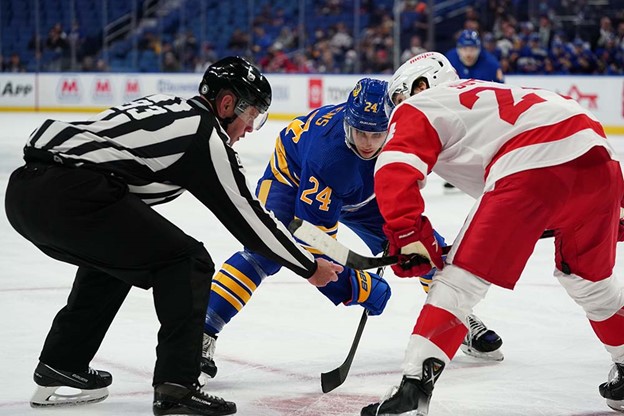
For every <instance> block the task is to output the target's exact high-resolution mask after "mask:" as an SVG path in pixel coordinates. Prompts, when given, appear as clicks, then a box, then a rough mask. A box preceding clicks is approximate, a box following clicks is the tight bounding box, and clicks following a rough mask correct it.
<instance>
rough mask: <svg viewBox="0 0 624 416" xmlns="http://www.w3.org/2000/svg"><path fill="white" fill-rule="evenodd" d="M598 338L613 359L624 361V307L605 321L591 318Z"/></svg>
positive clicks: (618, 361)
mask: <svg viewBox="0 0 624 416" xmlns="http://www.w3.org/2000/svg"><path fill="white" fill-rule="evenodd" d="M589 323H590V324H591V326H592V328H593V330H594V332H595V333H596V335H597V336H598V339H600V341H602V343H603V344H604V345H605V348H606V349H607V351H609V353H611V356H612V357H613V361H615V362H617V363H624V308H622V309H620V310H619V311H617V312H616V313H615V314H614V315H613V316H611V317H610V318H607V319H605V320H604V321H592V320H590V321H589Z"/></svg>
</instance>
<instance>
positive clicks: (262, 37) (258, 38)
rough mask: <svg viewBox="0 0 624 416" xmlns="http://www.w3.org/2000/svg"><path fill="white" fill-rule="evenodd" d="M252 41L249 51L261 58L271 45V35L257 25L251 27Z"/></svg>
mask: <svg viewBox="0 0 624 416" xmlns="http://www.w3.org/2000/svg"><path fill="white" fill-rule="evenodd" d="M253 40H254V45H253V46H252V47H251V51H252V52H253V53H254V55H255V56H262V55H263V54H264V53H266V51H267V50H268V49H269V47H270V46H271V45H272V44H273V39H272V38H271V35H269V34H268V33H267V32H266V30H264V27H262V26H259V25H256V26H254V27H253Z"/></svg>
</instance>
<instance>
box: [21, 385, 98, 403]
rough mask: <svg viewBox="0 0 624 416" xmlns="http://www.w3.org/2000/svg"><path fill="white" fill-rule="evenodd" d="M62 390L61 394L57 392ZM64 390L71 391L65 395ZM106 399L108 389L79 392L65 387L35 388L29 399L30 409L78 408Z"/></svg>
mask: <svg viewBox="0 0 624 416" xmlns="http://www.w3.org/2000/svg"><path fill="white" fill-rule="evenodd" d="M59 389H62V391H61V392H59V391H58V390H59ZM66 390H71V392H69V393H65V391H66ZM107 397H108V389H107V388H106V387H103V388H101V389H93V390H79V389H73V388H71V387H66V386H55V387H43V386H39V387H37V390H36V391H35V393H34V394H33V396H32V398H31V399H30V407H49V406H80V405H83V404H90V403H98V402H101V401H102V400H104V399H106V398H107Z"/></svg>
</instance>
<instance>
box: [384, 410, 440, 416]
mask: <svg viewBox="0 0 624 416" xmlns="http://www.w3.org/2000/svg"><path fill="white" fill-rule="evenodd" d="M428 413H429V412H424V413H423V412H422V411H420V410H410V411H409V412H404V413H379V414H378V415H377V416H427V414H428Z"/></svg>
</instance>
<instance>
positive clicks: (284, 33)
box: [275, 26, 297, 51]
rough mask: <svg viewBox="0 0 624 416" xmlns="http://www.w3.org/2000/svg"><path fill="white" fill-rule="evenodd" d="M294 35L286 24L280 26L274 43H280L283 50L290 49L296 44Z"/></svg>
mask: <svg viewBox="0 0 624 416" xmlns="http://www.w3.org/2000/svg"><path fill="white" fill-rule="evenodd" d="M296 40H297V39H296V36H295V34H294V33H293V31H292V29H291V28H290V27H288V26H284V27H282V29H281V30H280V32H279V35H277V38H276V39H275V43H277V42H279V43H281V44H282V46H283V48H284V50H287V51H288V50H291V49H293V48H295V47H296V46H297V43H296Z"/></svg>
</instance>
